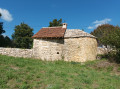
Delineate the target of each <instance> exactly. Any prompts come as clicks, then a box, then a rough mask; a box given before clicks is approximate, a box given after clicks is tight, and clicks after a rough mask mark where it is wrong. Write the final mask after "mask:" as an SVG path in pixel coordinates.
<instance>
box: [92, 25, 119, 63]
mask: <svg viewBox="0 0 120 89" xmlns="http://www.w3.org/2000/svg"><path fill="white" fill-rule="evenodd" d="M91 34H92V35H94V36H96V37H97V39H98V42H99V43H100V44H102V45H108V46H110V47H111V48H112V49H113V50H116V51H114V53H113V52H111V53H109V54H108V57H109V58H113V60H115V61H117V62H120V27H119V26H113V25H109V24H104V25H101V26H99V27H97V28H96V29H95V30H94V31H93V32H91ZM113 55H114V56H113Z"/></svg>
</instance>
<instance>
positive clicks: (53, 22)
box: [49, 19, 62, 27]
mask: <svg viewBox="0 0 120 89" xmlns="http://www.w3.org/2000/svg"><path fill="white" fill-rule="evenodd" d="M55 26H62V19H59V20H57V19H54V20H53V21H52V22H49V27H55Z"/></svg>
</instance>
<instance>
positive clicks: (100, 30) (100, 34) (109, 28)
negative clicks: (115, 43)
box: [91, 24, 118, 45]
mask: <svg viewBox="0 0 120 89" xmlns="http://www.w3.org/2000/svg"><path fill="white" fill-rule="evenodd" d="M115 29H118V27H117V26H113V25H110V24H103V25H101V26H98V27H97V28H96V29H94V31H93V32H91V34H92V35H94V36H96V37H97V39H98V43H99V45H103V44H104V45H107V44H106V43H105V42H104V39H103V38H105V37H106V34H111V32H113V31H114V30H115Z"/></svg>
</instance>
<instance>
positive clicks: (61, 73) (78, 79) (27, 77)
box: [0, 55, 120, 89]
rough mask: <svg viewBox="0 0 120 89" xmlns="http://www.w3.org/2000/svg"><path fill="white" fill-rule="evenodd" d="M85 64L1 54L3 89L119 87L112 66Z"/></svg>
mask: <svg viewBox="0 0 120 89" xmlns="http://www.w3.org/2000/svg"><path fill="white" fill-rule="evenodd" d="M98 62H99V61H93V62H87V63H85V64H81V63H76V62H64V61H54V62H47V61H40V60H34V59H24V58H14V57H8V56H2V55H0V89H120V76H119V75H115V74H111V70H112V69H113V68H112V67H110V68H108V69H107V70H108V71H106V70H98V69H96V68H93V67H90V66H92V65H94V64H96V63H98Z"/></svg>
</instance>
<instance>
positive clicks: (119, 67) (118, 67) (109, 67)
mask: <svg viewBox="0 0 120 89" xmlns="http://www.w3.org/2000/svg"><path fill="white" fill-rule="evenodd" d="M90 67H92V68H94V69H97V70H105V71H110V72H111V74H116V75H120V64H117V63H112V62H109V61H108V60H103V61H100V62H97V63H96V64H94V65H91V66H90Z"/></svg>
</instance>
